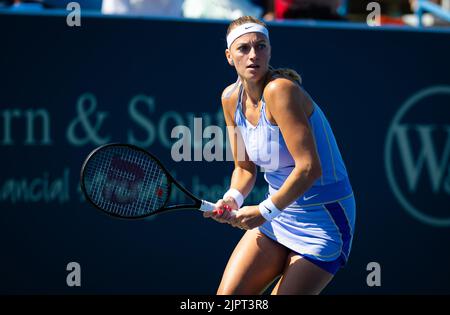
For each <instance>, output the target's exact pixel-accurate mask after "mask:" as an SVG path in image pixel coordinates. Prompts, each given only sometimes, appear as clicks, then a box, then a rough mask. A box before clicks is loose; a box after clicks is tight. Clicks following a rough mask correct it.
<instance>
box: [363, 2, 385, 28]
mask: <svg viewBox="0 0 450 315" xmlns="http://www.w3.org/2000/svg"><path fill="white" fill-rule="evenodd" d="M366 10H367V11H371V10H373V11H371V12H370V13H369V14H368V15H367V19H366V22H367V25H368V26H380V25H381V6H380V4H379V3H378V2H369V3H368V4H367V7H366Z"/></svg>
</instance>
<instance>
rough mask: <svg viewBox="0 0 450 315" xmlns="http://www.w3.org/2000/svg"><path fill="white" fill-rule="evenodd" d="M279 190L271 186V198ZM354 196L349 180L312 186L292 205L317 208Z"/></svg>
mask: <svg viewBox="0 0 450 315" xmlns="http://www.w3.org/2000/svg"><path fill="white" fill-rule="evenodd" d="M277 191H278V189H275V188H273V187H272V186H270V185H269V196H271V195H273V194H275V193H276V192H277ZM351 195H353V190H352V186H351V184H350V180H349V179H348V177H347V178H345V179H343V180H340V181H338V182H336V183H332V184H327V185H319V186H311V188H310V189H308V190H307V191H306V192H305V193H304V194H303V195H301V196H300V197H299V198H298V199H297V200H296V201H294V202H293V203H292V204H291V205H294V206H295V205H297V206H315V205H320V204H325V203H331V202H336V201H339V200H342V199H345V198H347V197H350V196H351Z"/></svg>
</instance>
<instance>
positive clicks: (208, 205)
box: [199, 200, 216, 211]
mask: <svg viewBox="0 0 450 315" xmlns="http://www.w3.org/2000/svg"><path fill="white" fill-rule="evenodd" d="M214 209H216V205H215V204H214V203H212V202H209V201H206V200H202V205H201V206H200V209H199V210H200V211H213V210H214Z"/></svg>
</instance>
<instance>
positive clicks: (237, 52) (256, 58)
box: [227, 33, 271, 81]
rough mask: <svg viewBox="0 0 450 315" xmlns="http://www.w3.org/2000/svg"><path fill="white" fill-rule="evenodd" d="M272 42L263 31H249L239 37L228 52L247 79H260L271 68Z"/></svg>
mask: <svg viewBox="0 0 450 315" xmlns="http://www.w3.org/2000/svg"><path fill="white" fill-rule="evenodd" d="M270 49H271V48H270V43H269V40H268V39H267V37H266V36H264V35H263V34H261V33H247V34H244V35H242V36H241V37H239V38H237V39H236V40H235V41H234V42H233V44H232V45H231V47H230V49H229V50H228V52H227V57H228V60H229V61H230V58H231V59H232V60H233V63H234V66H235V67H236V71H237V72H238V74H239V75H240V76H241V77H242V78H244V79H246V80H256V81H258V80H260V79H262V78H263V77H264V75H265V74H266V72H267V70H268V69H269V60H270Z"/></svg>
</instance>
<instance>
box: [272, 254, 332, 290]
mask: <svg viewBox="0 0 450 315" xmlns="http://www.w3.org/2000/svg"><path fill="white" fill-rule="evenodd" d="M332 279H333V275H332V274H331V273H329V272H327V271H325V270H323V269H322V268H320V267H318V266H316V265H315V264H314V263H312V262H310V261H308V260H306V259H304V258H303V257H302V256H301V255H299V254H297V253H294V252H291V253H290V254H289V255H288V257H287V260H286V264H285V269H284V271H283V275H282V276H281V278H280V280H279V281H278V283H277V285H276V286H275V288H274V289H273V291H272V294H277V295H289V294H292V295H293V294H319V293H320V292H321V291H322V290H323V289H324V288H325V287H326V286H327V285H328V283H329V282H330V281H331V280H332Z"/></svg>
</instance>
